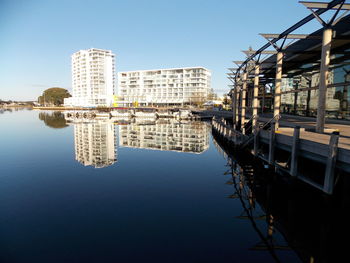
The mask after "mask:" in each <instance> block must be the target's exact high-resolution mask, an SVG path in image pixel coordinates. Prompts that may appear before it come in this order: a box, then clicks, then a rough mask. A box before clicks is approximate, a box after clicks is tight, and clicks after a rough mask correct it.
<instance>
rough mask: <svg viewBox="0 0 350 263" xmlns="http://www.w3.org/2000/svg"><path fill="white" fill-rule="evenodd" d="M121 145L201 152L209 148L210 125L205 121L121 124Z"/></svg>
mask: <svg viewBox="0 0 350 263" xmlns="http://www.w3.org/2000/svg"><path fill="white" fill-rule="evenodd" d="M119 146H120V147H131V148H142V149H152V150H161V151H177V152H188V153H197V154H200V153H203V152H205V151H206V150H207V149H208V148H209V126H208V125H207V124H206V123H204V122H189V123H178V122H175V121H171V122H170V123H159V122H156V123H155V124H154V125H137V124H129V125H120V126H119Z"/></svg>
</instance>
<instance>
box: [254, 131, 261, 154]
mask: <svg viewBox="0 0 350 263" xmlns="http://www.w3.org/2000/svg"><path fill="white" fill-rule="evenodd" d="M259 133H260V130H259V129H258V128H255V130H254V156H258V154H259Z"/></svg>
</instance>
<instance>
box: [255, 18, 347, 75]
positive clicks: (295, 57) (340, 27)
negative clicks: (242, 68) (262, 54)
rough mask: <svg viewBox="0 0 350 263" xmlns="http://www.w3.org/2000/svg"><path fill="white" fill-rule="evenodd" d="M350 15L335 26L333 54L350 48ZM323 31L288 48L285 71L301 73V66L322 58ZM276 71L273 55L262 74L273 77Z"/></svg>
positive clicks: (263, 67) (267, 60) (262, 66)
mask: <svg viewBox="0 0 350 263" xmlns="http://www.w3.org/2000/svg"><path fill="white" fill-rule="evenodd" d="M349 24H350V15H348V16H346V17H344V18H343V19H342V20H340V21H339V22H338V23H337V24H336V25H335V26H333V29H334V31H336V35H337V36H336V37H335V38H333V41H332V46H331V53H332V54H335V53H341V54H343V53H344V54H345V52H339V50H341V49H347V48H350V28H349ZM322 31H323V29H319V30H317V31H315V32H313V33H312V34H310V35H309V37H307V38H305V39H301V40H299V41H297V42H295V43H293V44H292V45H290V46H289V47H287V48H286V49H285V50H284V51H283V53H285V55H284V63H283V71H284V72H288V71H289V70H293V69H297V70H298V71H300V65H301V64H306V63H308V62H315V61H317V60H318V58H320V55H321V43H322V39H321V38H320V37H321V36H322ZM275 69H276V55H272V56H270V57H268V58H267V59H265V60H264V61H263V62H262V63H261V66H260V72H261V73H263V74H265V75H269V76H271V77H273V76H274V75H275Z"/></svg>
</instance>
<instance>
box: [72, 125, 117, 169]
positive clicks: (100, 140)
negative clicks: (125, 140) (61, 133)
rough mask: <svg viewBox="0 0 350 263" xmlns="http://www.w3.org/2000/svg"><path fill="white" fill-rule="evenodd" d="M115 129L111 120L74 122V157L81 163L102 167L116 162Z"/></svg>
mask: <svg viewBox="0 0 350 263" xmlns="http://www.w3.org/2000/svg"><path fill="white" fill-rule="evenodd" d="M115 140H116V135H115V129H114V124H113V123H111V122H88V123H86V122H84V123H75V124H74V142H75V159H76V160H77V161H78V162H80V163H81V164H83V165H85V166H88V165H91V166H94V167H95V168H103V167H106V166H109V165H112V164H114V163H115V162H116V148H115Z"/></svg>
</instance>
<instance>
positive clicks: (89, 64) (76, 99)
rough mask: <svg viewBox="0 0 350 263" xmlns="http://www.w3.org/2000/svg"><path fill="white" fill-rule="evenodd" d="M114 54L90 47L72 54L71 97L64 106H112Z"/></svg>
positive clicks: (65, 101)
mask: <svg viewBox="0 0 350 263" xmlns="http://www.w3.org/2000/svg"><path fill="white" fill-rule="evenodd" d="M114 64H115V55H114V54H113V53H112V51H110V50H102V49H96V48H91V49H87V50H80V51H78V52H76V53H74V54H73V55H72V89H73V92H72V93H73V94H72V97H70V98H67V99H64V105H65V106H80V107H97V106H112V105H113V102H114V90H115V67H114Z"/></svg>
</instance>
